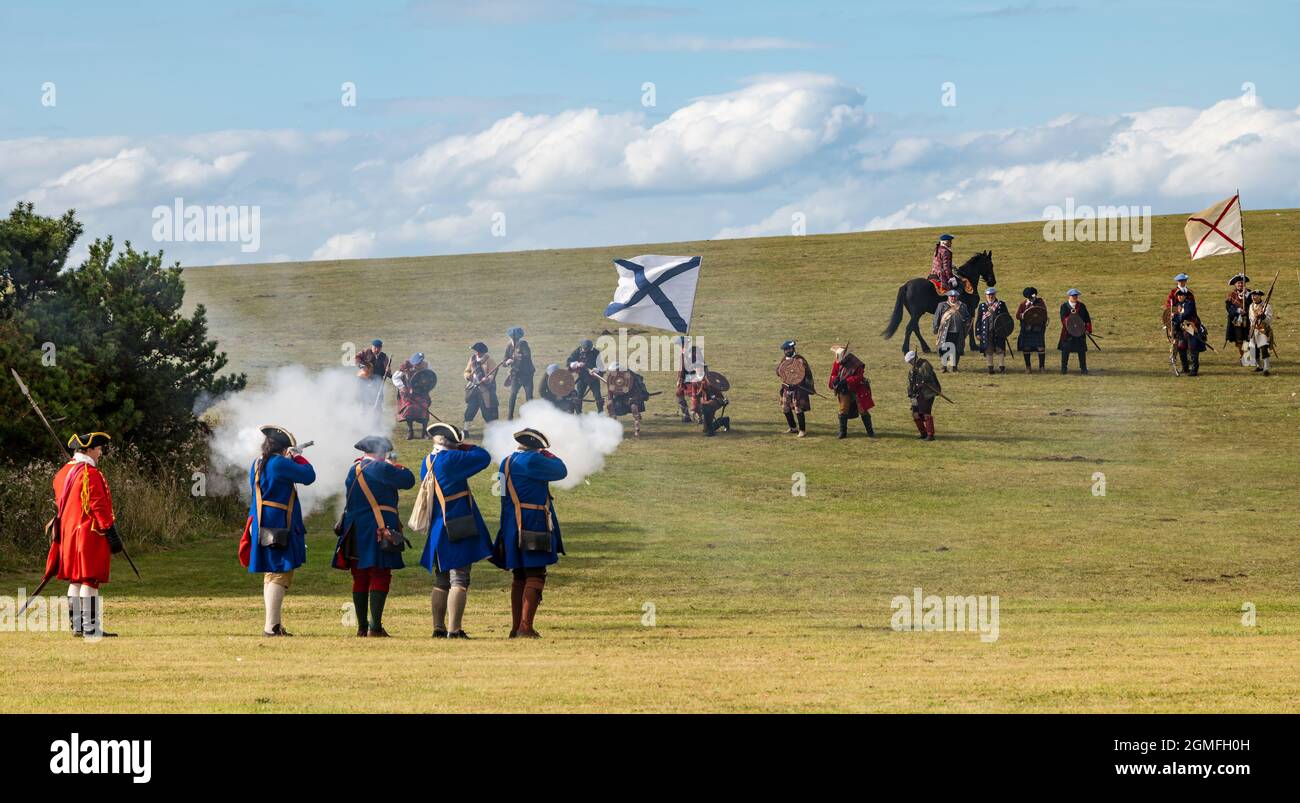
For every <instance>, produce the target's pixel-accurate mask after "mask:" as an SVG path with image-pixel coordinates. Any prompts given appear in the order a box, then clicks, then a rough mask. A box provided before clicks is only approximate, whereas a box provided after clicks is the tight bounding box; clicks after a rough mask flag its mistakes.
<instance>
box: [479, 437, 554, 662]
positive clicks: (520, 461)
mask: <svg viewBox="0 0 1300 803" xmlns="http://www.w3.org/2000/svg"><path fill="white" fill-rule="evenodd" d="M515 441H517V442H518V443H519V448H518V450H517V451H516V452H514V453H513V454H511V455H510V456H509V457H507V458H506V459H505V460H502V461H501V467H500V472H501V476H502V481H501V482H502V485H503V486H504V489H503V490H504V493H502V494H501V527H500V529H498V530H497V540H496V543H495V544H494V545H493V547H492V557H491V561H492V563H493V564H494V565H496V566H499V567H501V568H502V569H508V570H509V571H511V572H513V573H514V583H513V584H512V585H511V587H510V638H516V637H518V638H541V634H540V633H538V632H537V630H536V629H534V627H533V617H534V616H536V614H537V606H538V605H540V604H541V602H542V589H543V588H545V586H546V567H547V566H550V565H551V564H553V563H556V562H558V561H559V559H560V555H563V554H564V541H563V540H562V539H561V537H560V521H559V519H557V518H556V517H555V503H554V501H553V500H552V498H551V491H550V483H551V482H554V481H555V480H562V479H564V478H565V477H566V476H567V475H568V473H569V470H568V468H566V467H565V465H564V461H563V460H561V459H560V458H558V457H556V456H555V455H553V454H551V453H550V452H549V451H547V449H549V448H550V445H551V444H550V441H548V440H547V439H546V436H545V435H543V434H542V433H540V432H538V431H537V430H535V429H527V428H525V429H521V430H519V431H518V432H516V433H515Z"/></svg>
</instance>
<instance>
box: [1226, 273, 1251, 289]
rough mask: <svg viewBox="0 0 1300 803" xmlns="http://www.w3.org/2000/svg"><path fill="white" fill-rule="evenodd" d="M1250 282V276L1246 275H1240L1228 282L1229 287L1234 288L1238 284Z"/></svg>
mask: <svg viewBox="0 0 1300 803" xmlns="http://www.w3.org/2000/svg"><path fill="white" fill-rule="evenodd" d="M1248 281H1250V277H1249V276H1247V275H1246V274H1244V273H1238V274H1237V275H1236V276H1233V277H1232V278H1231V279H1229V280H1228V285H1229V286H1232V285H1234V284H1236V283H1237V282H1248Z"/></svg>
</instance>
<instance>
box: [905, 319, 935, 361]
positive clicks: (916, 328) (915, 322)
mask: <svg viewBox="0 0 1300 803" xmlns="http://www.w3.org/2000/svg"><path fill="white" fill-rule="evenodd" d="M920 320H921V316H920V315H913V316H912V320H911V322H910V323H908V325H907V326H908V329H909V331H912V332H915V333H916V342H917V343H920V344H921V353H922V354H929V353H930V344H929V343H926V342H925V338H924V337H922V335H921V324H920Z"/></svg>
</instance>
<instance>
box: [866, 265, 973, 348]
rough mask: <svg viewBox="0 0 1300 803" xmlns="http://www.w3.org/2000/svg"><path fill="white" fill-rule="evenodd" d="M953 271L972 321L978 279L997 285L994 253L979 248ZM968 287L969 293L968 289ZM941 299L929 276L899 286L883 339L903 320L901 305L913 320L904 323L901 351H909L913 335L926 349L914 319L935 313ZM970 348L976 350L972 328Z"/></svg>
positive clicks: (927, 346)
mask: <svg viewBox="0 0 1300 803" xmlns="http://www.w3.org/2000/svg"><path fill="white" fill-rule="evenodd" d="M953 273H954V274H955V275H956V276H957V277H958V278H959V279H962V280H964V281H958V282H957V292H959V293H961V300H962V302H963V303H965V304H966V309H967V310H969V312H970V314H971V320H974V319H975V308H976V307H978V306H979V292H980V280H981V279H982V280H983V281H984V284H985V285H986V286H988V287H993V286H994V285H996V284H997V278H996V277H995V276H994V275H993V252H992V251H981V252H979V253H978V254H976V255H975V256H973V257H971V258H970V259H968V260H966V264H964V265H962V266H961V267H960V268H957V269H956V270H955V271H953ZM968 288H969V292H968ZM943 299H944V297H943V296H941V295H939V292H938V291H937V290H935V289H934V283H933V282H931V281H930V280H929V279H910V280H908V281H907V282H906V283H905V284H903V286H902V287H900V288H898V300H897V301H895V302H894V314H893V315H892V316H890V318H889V325H888V326H886V327H885V331H884V332H881V334H882V335H883V336H884V338H885V339H886V340H888V339H889V338H891V337H893V336H894V332H897V331H898V325H899V324H900V323H902V322H903V308H904V307H906V308H907V312H908V314H909V315H911V316H912V319H911V320H910V321H908V322H907V326H906V327H905V329H904V337H903V351H904V353H906V352H907V351H908V345H909V344H910V343H911V342H912V335H916V339H917V340H918V341H920V343H921V351H924V352H929V351H930V345H929V344H928V343H926V342H925V338H923V337H921V327H920V326H918V325H917V321H919V320H920V319H921V316H922V315H924V314H925V313H927V312H928V313H931V314H933V313H934V310H935V308H937V307H938V306H939V302H940V301H942V300H943ZM970 347H971V349H972V350H974V349H975V331H974V327H971V331H970Z"/></svg>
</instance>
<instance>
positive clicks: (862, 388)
mask: <svg viewBox="0 0 1300 803" xmlns="http://www.w3.org/2000/svg"><path fill="white" fill-rule="evenodd" d="M849 357H850V360H849V361H848V363H849V364H848V365H847V366H845V369H844V374H845V376H844V381H845V382H846V383H847V384H848V386H849V392H850V393H852V394H853V395H854V396H857V397H858V412H859V413H865V412H866V411H868V410H870V409H871V408H872V407H875V406H876V402H875V401H874V400H873V399H872V398H871V383H870V382H868V381H867V366H865V365H863V364H862V360H859V359H858V358H857V357H855V356H854V355H852V354H850V355H849ZM839 376H840V361H839V360H836V361H835V362H833V363H832V364H831V377H830V380H829V381H828V382H827V383H826V386H827V387H828V388H830V389H831V390H835V382H836V380H837V379H838V378H839Z"/></svg>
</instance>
